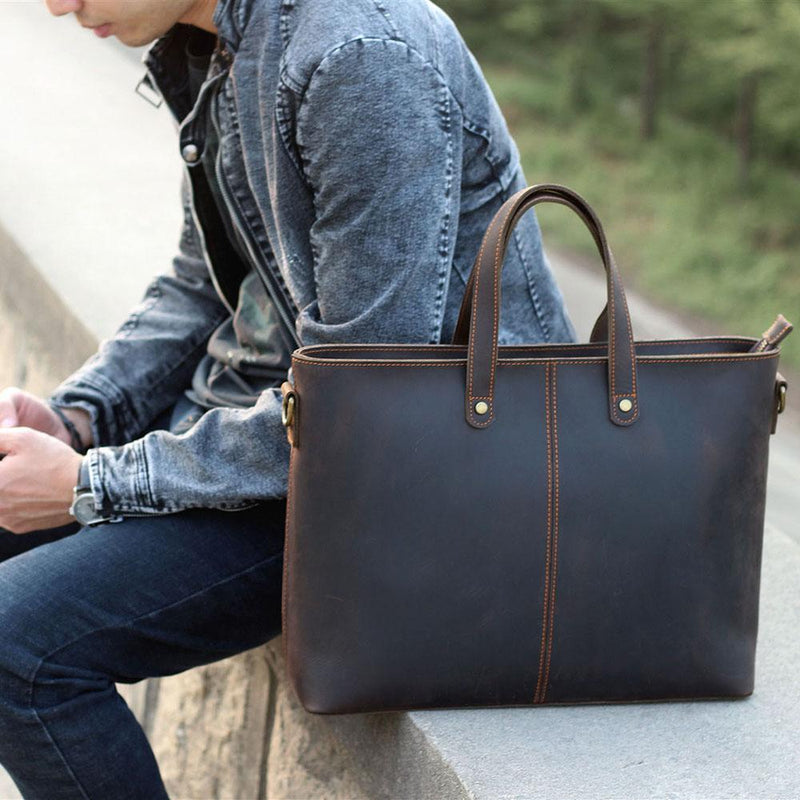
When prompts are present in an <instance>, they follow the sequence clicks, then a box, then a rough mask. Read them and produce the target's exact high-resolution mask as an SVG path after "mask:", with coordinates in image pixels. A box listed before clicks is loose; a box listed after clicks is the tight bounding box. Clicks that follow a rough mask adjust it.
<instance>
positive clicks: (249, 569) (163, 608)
mask: <svg viewBox="0 0 800 800" xmlns="http://www.w3.org/2000/svg"><path fill="white" fill-rule="evenodd" d="M282 557H283V551H281V552H279V553H275V554H273V555H271V556H269V558H263V559H261V560H260V561H258V562H256V563H255V564H251V565H250V566H249V567H247V568H246V569H242V570H239V571H238V572H235V573H233V574H232V575H227V576H226V577H224V578H221V579H220V580H218V581H215V582H214V583H212V584H209V585H208V586H204V587H203V588H202V589H198V590H197V591H195V592H191V593H190V594H187V595H186V596H185V597H182V598H180V600H175V601H173V602H172V603H167V604H166V605H164V606H160V607H159V608H156V609H153V610H151V611H147V612H146V613H144V614H139V615H138V616H136V617H134V618H133V619H130V620H128V621H127V622H125V623H124V624H117V625H103V626H101V627H99V628H94V629H93V630H91V631H86V632H85V633H82V634H81V635H80V636H76V637H75V638H74V639H71V640H70V641H68V642H66V643H65V644H62V645H60V646H59V647H56V648H55V649H54V650H51V651H50V652H48V653H47V654H45V655H44V656H42V657H41V658H40V659H39V662H38V664H37V665H36V669H35V670H34V671H33V675H32V676H31V678H30V681H29V682H28V692H27V694H28V708H29V709H30V711H32V712H33V715H34V716H35V717H36V720H37V722H38V723H39V725H41V727H42V730H43V731H44V733H45V735H46V736H47V738H48V739H49V740H50V742H51V743H52V745H53V747H54V748H55V750H56V752H57V753H58V755H59V758H61V760H62V762H63V763H64V766H65V767H66V768H67V771H68V772H69V774H70V776H71V778H72V779H73V780H74V781H75V785H76V786H77V787H78V788H79V789H80V791H81V794H82V795H83V797H84V798H86V800H89V795H88V794H86V791H85V790H84V788H83V786H82V785H81V783H80V781H79V780H78V777H77V776H76V775H75V773H74V772H73V771H72V767H70V765H69V762H68V761H67V759H66V758H65V757H64V754H63V752H62V751H61V748H60V747H59V746H58V743H57V742H56V741H55V739H54V738H53V736H52V734H51V733H50V730H49V729H48V727H47V725H46V724H45V722H44V720H43V719H42V718H41V717H40V716H39V712H38V711H37V710H36V708H35V707H34V704H33V690H34V686H35V683H36V679H37V677H38V675H39V671H40V670H41V669H42V666H43V665H44V664H45V662H46V661H48V660H49V659H51V658H52V657H53V656H54V655H55V654H56V653H58V652H60V651H61V650H65V649H66V648H68V647H71V646H72V645H73V644H75V643H76V642H79V641H80V640H81V639H85V638H86V637H87V636H93V635H94V634H95V633H100V632H101V631H107V630H113V629H115V628H116V629H119V630H121V629H122V628H128V627H131V626H132V625H134V624H136V623H137V622H139V621H140V620H143V619H147V618H148V617H153V616H156V615H157V614H161V613H163V612H164V611H167V610H168V609H170V608H174V607H176V606H179V605H181V604H182V603H185V602H187V601H188V600H192V599H193V598H195V597H198V596H200V595H202V594H204V593H205V592H208V591H210V590H212V589H215V588H217V587H218V586H222V585H223V584H225V583H228V582H229V581H232V580H235V579H236V578H239V577H241V576H242V575H245V574H247V573H248V572H252V571H253V570H255V569H258V568H259V567H261V566H263V565H264V564H266V563H268V562H270V561H274V560H276V559H278V558H282Z"/></svg>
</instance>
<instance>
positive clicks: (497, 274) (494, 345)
mask: <svg viewBox="0 0 800 800" xmlns="http://www.w3.org/2000/svg"><path fill="white" fill-rule="evenodd" d="M517 194H519V192H517ZM515 197H516V195H515ZM517 202H518V201H517V200H516V199H515V200H514V202H513V203H512V204H511V207H510V208H509V210H508V213H507V214H506V216H505V218H504V219H503V223H502V225H501V226H500V232H501V233H502V232H503V230H504V228H505V226H506V222H507V221H508V218H509V217H510V216H511V212H512V211H516V210H517V207H518V206H517ZM502 242H503V237H502V236H498V237H497V247H496V248H495V251H494V274H493V279H494V305H493V306H492V310H493V312H494V320H493V322H492V355H491V358H490V361H489V394H492V395H493V394H494V373H495V369H496V366H497V322H498V317H499V316H500V308H499V301H498V299H497V291H498V286H499V283H500V245H501V244H502Z"/></svg>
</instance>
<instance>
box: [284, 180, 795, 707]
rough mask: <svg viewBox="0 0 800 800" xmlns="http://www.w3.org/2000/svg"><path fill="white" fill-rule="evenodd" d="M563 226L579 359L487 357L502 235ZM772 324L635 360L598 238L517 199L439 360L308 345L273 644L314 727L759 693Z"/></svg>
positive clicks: (494, 230)
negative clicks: (589, 304) (524, 222)
mask: <svg viewBox="0 0 800 800" xmlns="http://www.w3.org/2000/svg"><path fill="white" fill-rule="evenodd" d="M541 202H553V203H560V204H563V205H565V206H568V207H569V208H571V209H572V210H573V211H575V212H576V213H577V214H578V215H579V216H580V217H581V218H582V220H583V221H584V223H585V224H586V225H587V226H588V228H589V230H590V231H591V233H592V235H593V237H594V240H595V242H596V243H597V248H598V250H599V251H600V255H601V257H602V260H603V265H604V267H605V270H606V274H607V276H608V281H607V289H608V302H607V305H606V307H605V308H604V310H603V312H602V313H601V315H600V317H599V318H598V320H597V323H596V324H595V326H594V330H593V332H592V336H591V339H590V342H589V343H588V344H585V343H563V344H552V343H551V344H541V343H540V344H530V345H524V346H516V345H515V346H500V347H498V344H497V334H498V314H499V311H500V274H501V270H502V267H503V257H504V254H505V250H506V245H507V243H508V239H509V236H510V234H511V232H512V230H513V229H514V226H515V225H516V224H517V222H518V221H519V219H520V217H521V216H522V215H523V214H524V213H525V212H526V211H527V210H528V209H530V208H531V207H532V206H534V205H535V204H537V203H541ZM790 330H791V325H790V324H789V323H788V322H787V321H786V320H785V319H784V318H783V317H782V316H779V317H778V319H777V320H776V322H775V324H774V325H773V326H772V327H771V328H770V329H769V330H768V331H767V332H766V333H765V334H764V337H762V339H760V340H757V339H753V338H747V337H744V336H724V337H701V338H697V339H684V340H673V341H663V340H659V341H634V335H633V330H632V329H631V321H630V317H629V314H628V308H627V302H626V299H625V290H624V288H623V286H622V281H621V279H620V276H619V273H618V271H617V267H616V265H615V263H614V259H613V257H612V255H611V251H610V250H609V247H608V244H607V242H606V237H605V235H604V233H603V229H602V227H601V225H600V222H599V220H598V219H597V217H596V216H595V214H594V212H593V211H592V210H591V208H590V207H589V206H588V205H587V203H586V202H585V201H584V200H583V199H582V198H581V197H580V196H579V195H577V194H576V193H575V192H573V191H571V190H569V189H567V188H565V187H563V186H558V185H552V184H547V185H538V186H531V187H528V188H526V189H523V190H522V191H520V192H518V193H517V194H515V195H514V196H513V197H511V198H510V199H509V200H508V201H507V202H506V203H504V204H503V206H502V207H501V208H500V210H499V211H498V213H497V215H496V216H495V217H494V219H493V220H492V222H491V224H490V226H489V229H488V230H487V232H486V235H485V237H484V240H483V244H482V246H481V249H480V253H479V254H478V257H477V260H476V263H475V266H474V268H473V270H472V274H471V275H470V280H469V283H468V286H467V289H466V292H465V296H464V300H463V303H462V306H461V314H460V318H459V321H458V326H457V329H456V332H455V335H454V338H453V341H452V343H451V344H441V345H420V344H402V343H398V344H366V343H365V344H346V345H345V344H341V345H338V344H323V345H312V346H305V347H300V348H299V349H297V350H295V352H294V353H293V357H292V377H293V384H290V383H288V382H286V383H284V385H283V395H284V396H283V400H284V424H285V425H286V429H287V434H288V437H289V441H290V442H291V444H292V447H291V457H290V469H289V491H288V501H287V518H286V547H285V554H284V574H283V609H282V611H283V647H284V655H285V659H286V665H287V671H288V675H289V678H290V680H291V683H292V685H293V688H294V691H295V692H296V694H297V696H298V698H299V699H300V701H301V703H302V704H303V706H304V707H305V708H306V709H307V710H308V711H310V712H314V713H321V714H332V713H352V712H366V711H391V710H401V709H422V708H451V707H484V706H527V705H538V704H544V703H548V704H550V703H595V702H631V701H651V700H679V699H695V698H722V697H741V696H745V695H748V694H750V693H751V692H752V690H753V666H754V657H755V647H756V631H757V624H758V600H759V580H760V569H761V548H762V538H763V531H764V509H765V494H766V478H767V457H768V447H769V439H770V433H771V432H774V430H775V423H776V419H777V414H778V412H779V411H780V410H782V407H783V404H784V398H785V392H786V381H785V380H784V379H783V378H782V377H781V376H780V374H779V373H778V372H777V365H778V356H779V353H780V348H779V347H778V343H779V342H780V340H781V339H782V338H783V337H784V336H785V335H786V334H787V333H788V332H789V331H790Z"/></svg>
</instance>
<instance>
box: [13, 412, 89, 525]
mask: <svg viewBox="0 0 800 800" xmlns="http://www.w3.org/2000/svg"><path fill="white" fill-rule="evenodd" d="M0 453H2V454H4V456H5V457H4V458H3V459H2V461H0V527H3V528H5V529H6V530H8V531H11V532H12V533H30V532H31V531H37V530H44V529H45V528H56V527H59V526H61V525H66V524H68V523H70V522H74V521H75V519H74V518H73V517H72V516H70V514H69V507H70V505H71V503H72V489H73V487H74V486H75V484H76V483H77V482H78V472H79V470H80V465H81V460H82V459H83V456H82V455H81V454H80V453H76V452H75V451H74V450H73V449H72V448H71V447H70V446H69V445H68V444H65V443H64V442H62V441H60V440H59V439H58V438H55V437H54V435H52V434H47V433H43V432H41V431H37V430H32V429H31V428H20V427H15V428H2V427H0Z"/></svg>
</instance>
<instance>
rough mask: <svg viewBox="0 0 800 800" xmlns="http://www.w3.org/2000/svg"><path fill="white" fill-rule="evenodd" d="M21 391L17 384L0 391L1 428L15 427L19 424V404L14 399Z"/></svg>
mask: <svg viewBox="0 0 800 800" xmlns="http://www.w3.org/2000/svg"><path fill="white" fill-rule="evenodd" d="M18 392H19V389H17V388H16V387H15V386H11V387H9V388H7V389H3V391H2V392H0V428H15V427H16V426H17V425H18V424H19V417H18V416H17V406H16V403H15V402H14V399H15V397H16V395H17V393H18Z"/></svg>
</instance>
